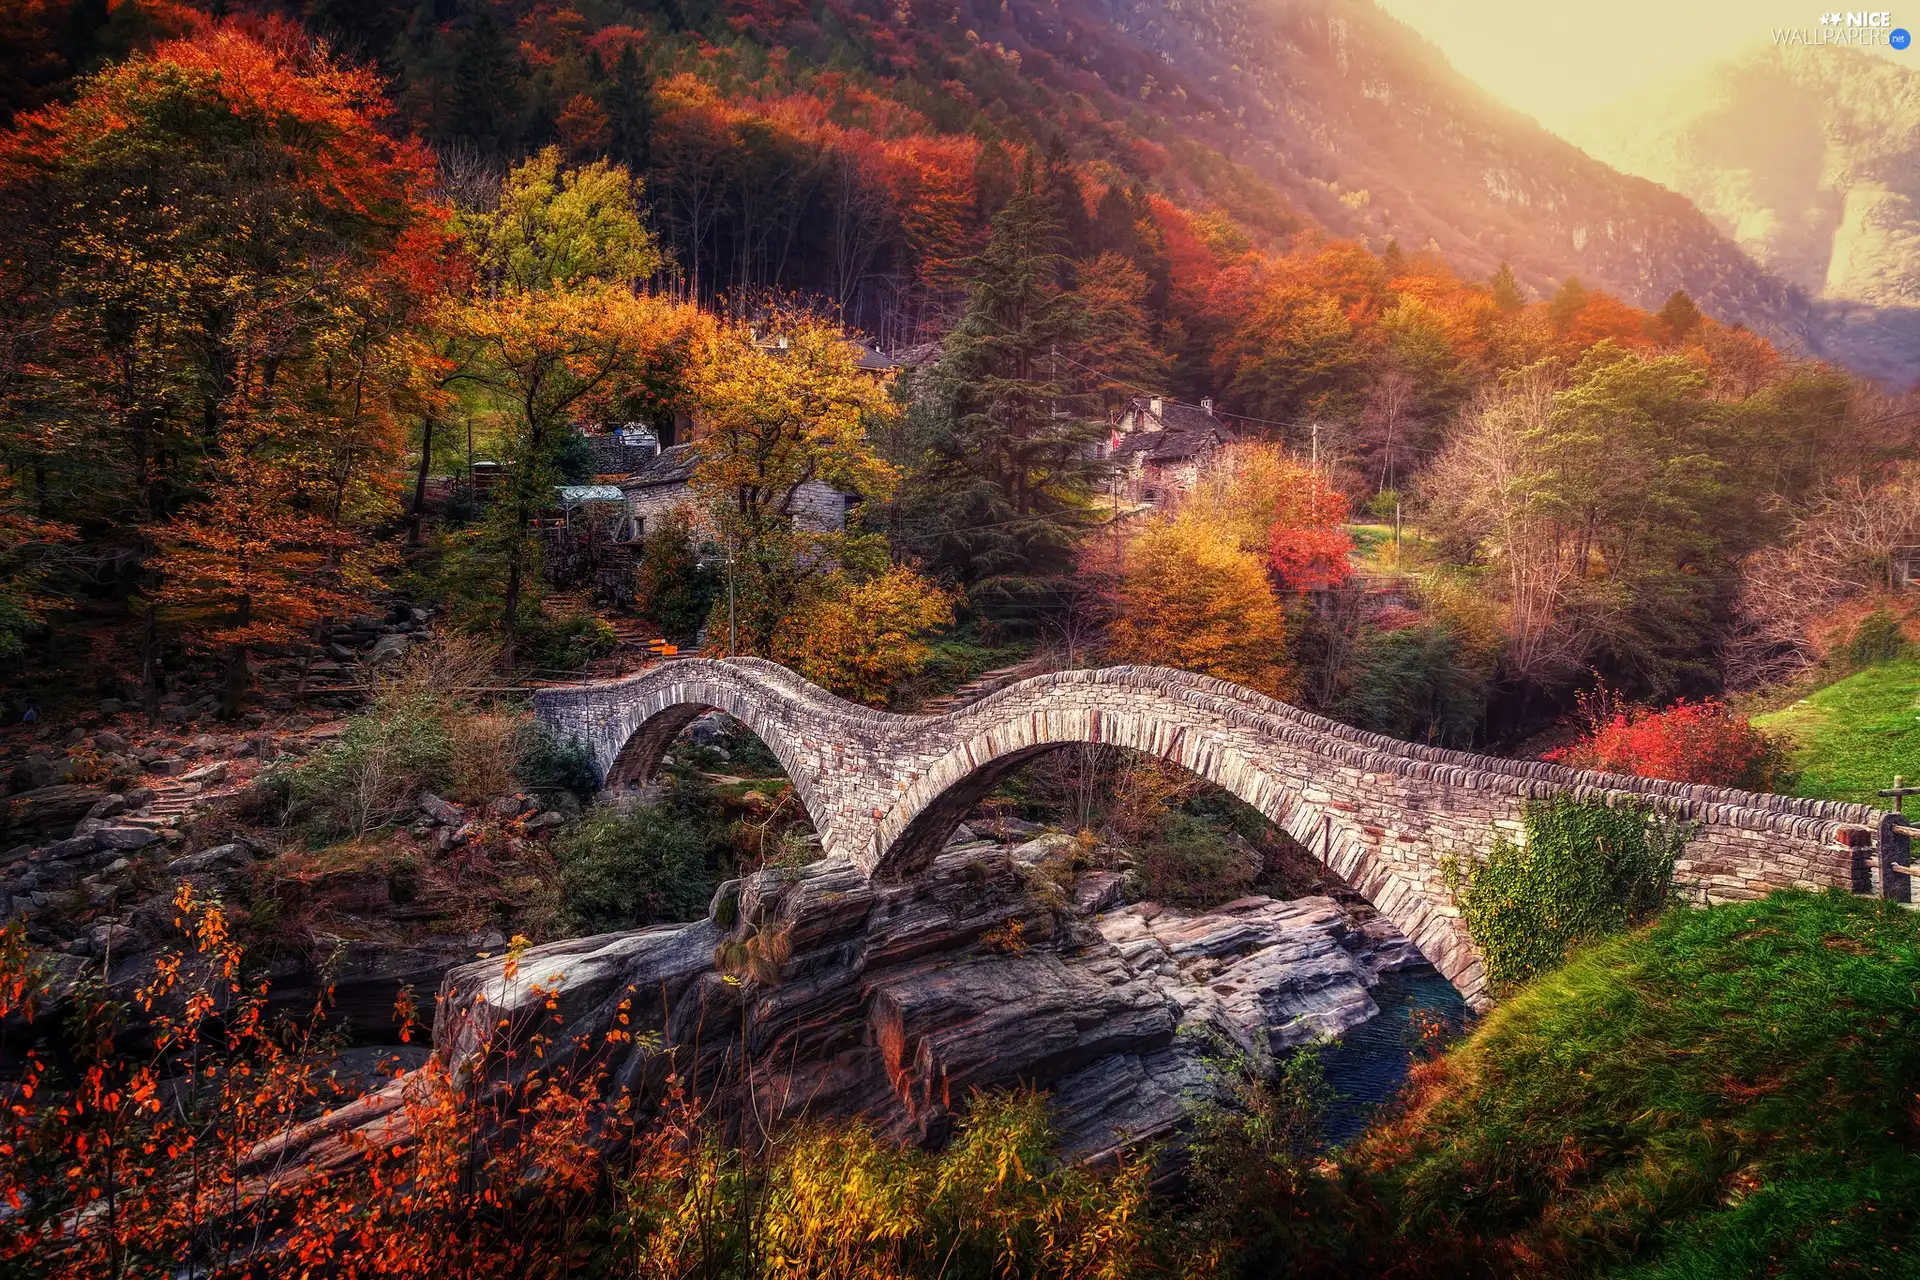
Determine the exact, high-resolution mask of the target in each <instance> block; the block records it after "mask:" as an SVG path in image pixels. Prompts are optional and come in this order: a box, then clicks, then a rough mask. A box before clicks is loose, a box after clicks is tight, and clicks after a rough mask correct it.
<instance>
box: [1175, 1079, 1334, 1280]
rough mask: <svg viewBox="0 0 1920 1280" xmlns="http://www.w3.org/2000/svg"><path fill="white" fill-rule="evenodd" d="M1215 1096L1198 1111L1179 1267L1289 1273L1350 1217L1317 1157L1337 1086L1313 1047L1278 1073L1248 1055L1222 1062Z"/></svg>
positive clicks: (1330, 1246)
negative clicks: (1338, 1210) (1338, 1209)
mask: <svg viewBox="0 0 1920 1280" xmlns="http://www.w3.org/2000/svg"><path fill="white" fill-rule="evenodd" d="M1219 1070H1220V1072H1221V1076H1222V1083H1223V1084H1224V1086H1225V1087H1224V1089H1223V1091H1222V1093H1223V1096H1222V1097H1221V1098H1220V1100H1218V1101H1213V1102H1208V1103H1206V1104H1204V1105H1202V1106H1200V1107H1199V1108H1197V1109H1196V1110H1195V1112H1194V1116H1193V1134H1192V1137H1191V1138H1190V1139H1189V1140H1188V1143H1187V1156H1188V1162H1187V1168H1186V1181H1187V1183H1188V1187H1189V1192H1190V1195H1189V1206H1188V1212H1187V1213H1185V1214H1183V1215H1181V1216H1180V1217H1179V1218H1178V1219H1176V1224H1177V1225H1176V1228H1175V1231H1174V1233H1173V1235H1174V1240H1175V1244H1176V1253H1177V1255H1178V1259H1179V1264H1180V1265H1179V1266H1178V1267H1177V1269H1176V1274H1179V1275H1208V1276H1213V1275H1233V1274H1239V1275H1247V1276H1269V1275H1293V1274H1298V1273H1299V1271H1300V1269H1301V1264H1302V1262H1303V1261H1305V1260H1306V1259H1308V1258H1314V1257H1324V1256H1325V1255H1326V1254H1328V1253H1329V1252H1333V1251H1335V1250H1337V1249H1338V1247H1339V1244H1340V1240H1339V1237H1340V1236H1341V1234H1342V1233H1343V1229H1344V1224H1343V1223H1341V1222H1340V1221H1339V1220H1338V1218H1337V1217H1336V1216H1335V1215H1334V1214H1333V1213H1331V1212H1329V1211H1328V1210H1329V1209H1330V1208H1332V1206H1333V1204H1334V1195H1333V1191H1334V1188H1333V1186H1332V1184H1329V1183H1328V1182H1326V1181H1325V1180H1324V1179H1322V1178H1321V1177H1320V1176H1319V1175H1318V1172H1317V1171H1316V1170H1315V1168H1314V1165H1315V1163H1316V1162H1317V1161H1318V1160H1319V1159H1320V1157H1321V1154H1322V1146H1323V1143H1324V1140H1325V1139H1324V1134H1325V1127H1326V1124H1325V1122H1326V1112H1327V1107H1328V1105H1329V1104H1330V1103H1331V1102H1332V1101H1333V1098H1334V1090H1333V1087H1332V1086H1331V1085H1330V1084H1329V1083H1328V1081H1327V1076H1326V1069H1325V1067H1324V1066H1323V1064H1322V1063H1321V1060H1320V1054H1319V1052H1318V1050H1317V1049H1316V1048H1315V1047H1314V1046H1311V1045H1309V1046H1303V1047H1301V1048H1298V1049H1295V1050H1294V1051H1293V1053H1291V1054H1290V1055H1288V1056H1287V1057H1286V1058H1285V1059H1283V1060H1282V1061H1281V1062H1280V1063H1278V1064H1277V1069H1276V1070H1273V1071H1272V1072H1270V1073H1269V1072H1265V1071H1262V1070H1260V1069H1259V1068H1258V1067H1257V1066H1255V1065H1254V1064H1253V1063H1251V1062H1249V1061H1247V1060H1246V1059H1245V1058H1243V1057H1235V1058H1233V1059H1231V1060H1229V1061H1228V1062H1226V1063H1224V1064H1223V1065H1222V1066H1221V1067H1220V1068H1219Z"/></svg>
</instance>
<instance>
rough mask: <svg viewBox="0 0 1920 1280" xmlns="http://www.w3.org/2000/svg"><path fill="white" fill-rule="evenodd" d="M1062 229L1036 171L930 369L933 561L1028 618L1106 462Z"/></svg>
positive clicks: (986, 603)
mask: <svg viewBox="0 0 1920 1280" xmlns="http://www.w3.org/2000/svg"><path fill="white" fill-rule="evenodd" d="M1061 243H1062V241H1061V233H1060V227H1059V224H1058V223H1057V222H1056V221H1054V219H1053V217H1052V216H1051V210H1050V209H1049V207H1048V203H1047V201H1046V200H1045V198H1044V197H1043V195H1042V194H1041V193H1040V191H1039V190H1038V189H1037V183H1036V181H1035V178H1034V175H1033V172H1032V170H1031V168H1029V170H1028V171H1027V173H1026V174H1025V175H1023V177H1022V180H1021V183H1020V186H1019V188H1018V190H1017V191H1016V192H1015V194H1014V196H1013V198H1012V199H1011V200H1009V201H1008V202H1007V205H1006V207H1005V208H1003V209H1002V210H1001V211H1000V213H999V215H998V216H997V217H995V218H994V220H993V228H992V238H991V240H990V241H989V242H988V245H987V248H986V249H985V251H984V252H982V253H981V254H980V255H979V257H978V258H976V259H975V260H974V262H973V263H972V291H971V296H970V298H969V300H968V304H967V310H966V313H965V315H964V317H963V318H962V319H961V322H960V325H959V327H958V328H957V329H955V331H954V333H953V334H952V336H951V337H950V338H949V339H948V341H947V346H946V351H945V353H944V354H943V355H942V357H941V359H940V362H939V364H938V365H937V366H936V368H935V369H934V370H933V372H932V385H931V387H930V390H931V392H932V394H931V395H930V396H928V397H927V402H926V407H925V408H923V410H922V413H923V417H924V418H928V419H931V420H930V421H924V422H923V424H922V426H921V431H922V434H923V439H924V441H925V448H926V453H927V454H928V459H927V462H928V466H927V470H926V472H925V474H924V475H923V476H922V482H921V486H920V488H921V494H920V501H919V503H918V504H917V506H918V509H917V510H915V511H914V512H913V513H912V514H913V515H914V517H916V519H915V522H916V523H924V525H925V526H926V527H927V528H928V529H929V533H928V535H927V538H926V541H925V542H924V543H923V544H922V545H923V546H924V547H925V548H926V549H927V551H928V552H929V558H930V561H931V563H932V564H933V565H934V566H935V567H936V568H938V569H941V570H943V571H944V572H946V573H948V574H949V575H951V576H952V577H954V578H956V579H958V580H959V581H960V582H961V583H962V584H964V585H965V586H966V587H967V589H968V593H969V598H970V599H971V601H972V603H973V604H974V606H975V607H977V608H979V609H981V610H982V611H983V612H985V613H986V614H988V615H989V616H991V617H995V618H998V619H1001V620H1004V621H1008V622H1012V623H1016V624H1030V623H1032V622H1033V621H1034V620H1035V617H1036V612H1037V610H1039V609H1040V608H1042V607H1043V606H1044V605H1046V604H1047V603H1049V602H1050V601H1051V600H1052V599H1054V598H1057V596H1058V595H1059V594H1060V593H1061V592H1062V590H1063V589H1064V587H1065V585H1066V579H1067V577H1068V575H1069V574H1070V573H1071V571H1072V568H1073V551H1074V542H1075V537H1076V535H1077V534H1078V532H1079V531H1080V530H1081V529H1083V528H1084V527H1086V525H1087V524H1088V523H1089V519H1090V517H1089V513H1088V505H1089V502H1090V499H1091V496H1092V494H1093V493H1094V492H1095V491H1097V489H1098V487H1099V485H1100V484H1101V483H1102V482H1103V480H1104V476H1105V464H1104V463H1102V462H1100V461H1098V460H1096V459H1094V458H1093V457H1092V456H1091V453H1090V450H1089V448H1088V446H1089V445H1091V444H1092V443H1093V442H1094V441H1095V440H1096V439H1097V438H1098V436H1099V435H1100V432H1101V430H1102V428H1101V427H1099V426H1098V425H1097V424H1093V423H1090V422H1087V421H1085V420H1083V419H1082V418H1080V417H1079V416H1078V415H1077V413H1076V410H1078V409H1079V408H1080V406H1079V405H1078V404H1077V403H1076V401H1075V399H1074V397H1073V396H1072V395H1071V394H1070V381H1069V374H1070V373H1071V372H1072V368H1073V366H1072V363H1071V361H1070V360H1069V359H1068V358H1067V352H1068V351H1069V350H1070V349H1071V344H1072V343H1073V342H1074V341H1075V339H1076V337H1077V336H1078V334H1079V330H1080V327H1081V318H1080V315H1079V308H1078V306H1077V305H1076V302H1075V299H1074V298H1073V297H1072V296H1071V295H1068V294H1066V293H1064V292H1062V290H1061V288H1060V285H1059V272H1060V260H1061V259H1060V249H1061Z"/></svg>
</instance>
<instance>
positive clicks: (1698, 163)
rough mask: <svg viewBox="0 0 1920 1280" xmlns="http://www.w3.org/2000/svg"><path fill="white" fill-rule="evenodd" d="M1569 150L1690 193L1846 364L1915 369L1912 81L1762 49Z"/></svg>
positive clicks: (1872, 64) (1917, 135) (1636, 103)
mask: <svg viewBox="0 0 1920 1280" xmlns="http://www.w3.org/2000/svg"><path fill="white" fill-rule="evenodd" d="M1574 138H1575V141H1577V142H1579V143H1580V144H1581V145H1582V146H1584V147H1585V148H1586V149H1587V150H1588V151H1589V152H1591V153H1592V154H1593V155H1595V156H1598V157H1599V158H1601V159H1603V160H1605V161H1607V162H1608V163H1609V164H1612V165H1615V166H1617V167H1618V168H1621V169H1623V170H1626V171H1627V172H1630V173H1636V174H1639V175H1641V176H1643V177H1646V178H1650V179H1652V180H1654V181H1655V182H1658V183H1660V184H1662V185H1663V186H1666V187H1670V188H1672V189H1673V190H1674V191H1677V192H1680V193H1681V194H1683V195H1685V196H1687V197H1688V198H1689V199H1691V200H1692V201H1693V202H1694V203H1695V204H1697V205H1698V206H1699V207H1700V208H1701V209H1702V210H1703V211H1704V212H1705V213H1706V214H1707V216H1708V217H1709V218H1711V219H1712V220H1713V222H1714V223H1715V225H1717V226H1718V227H1719V228H1720V229H1721V230H1723V231H1724V232H1726V234H1728V235H1729V236H1731V237H1733V238H1734V240H1735V241H1737V242H1738V243H1739V244H1740V245H1741V247H1742V248H1744V249H1745V250H1746V251H1747V252H1748V253H1750V254H1751V255H1752V256H1753V257H1754V258H1755V259H1756V260H1757V261H1759V262H1760V263H1761V264H1762V265H1764V266H1766V267H1767V268H1768V269H1770V270H1771V271H1772V272H1773V273H1774V274H1776V275H1778V276H1780V277H1781V278H1782V279H1784V280H1787V281H1789V282H1791V283H1793V284H1795V285H1797V286H1799V287H1800V288H1802V289H1804V290H1805V291H1806V292H1807V294H1808V295H1809V296H1811V297H1813V298H1815V299H1817V300H1818V302H1819V303H1820V304H1821V310H1822V312H1823V313H1824V316H1825V317H1826V319H1827V323H1828V325H1829V326H1830V327H1831V328H1832V329H1833V331H1834V336H1833V337H1832V338H1830V339H1829V345H1830V346H1832V347H1835V348H1837V349H1838V350H1840V351H1843V352H1845V353H1846V355H1847V356H1848V357H1849V358H1850V359H1851V360H1852V361H1853V362H1854V363H1856V364H1860V365H1862V366H1863V367H1872V368H1874V369H1875V371H1878V372H1882V373H1883V374H1885V375H1898V374H1904V377H1905V378H1907V379H1911V378H1913V377H1914V376H1915V374H1916V372H1920V371H1917V370H1915V369H1914V367H1913V365H1914V362H1915V359H1916V354H1917V353H1920V310H1917V309H1920V72H1915V71H1913V70H1910V69H1908V68H1906V67H1903V66H1899V65H1896V64H1894V63H1892V62H1889V61H1887V60H1886V59H1884V58H1878V57H1874V56H1872V55H1870V54H1867V53H1865V52H1863V51H1859V50H1852V49H1839V48H1833V49H1827V48H1807V47H1794V48H1782V49H1774V48H1765V49H1760V50H1757V51H1756V52H1754V53H1753V54H1751V55H1749V56H1747V57H1744V58H1740V59H1737V60H1735V61H1732V62H1729V63H1725V64H1723V65H1721V66H1719V67H1717V68H1715V69H1714V70H1713V71H1711V72H1710V73H1708V74H1707V75H1706V76H1704V77H1702V78H1700V79H1699V80H1696V81H1693V82H1690V83H1687V84H1685V85H1681V86H1678V87H1676V88H1674V89H1672V90H1670V91H1668V92H1666V93H1664V94H1659V95H1653V96H1650V97H1644V98H1641V99H1637V100H1632V101H1628V102H1623V103H1621V104H1619V106H1618V107H1617V108H1616V109H1613V110H1609V111H1607V112H1605V113H1603V114H1602V115H1599V116H1596V117H1593V118H1591V119H1590V120H1588V121H1586V122H1583V124H1582V125H1581V126H1579V127H1578V128H1577V129H1576V130H1575V133H1574Z"/></svg>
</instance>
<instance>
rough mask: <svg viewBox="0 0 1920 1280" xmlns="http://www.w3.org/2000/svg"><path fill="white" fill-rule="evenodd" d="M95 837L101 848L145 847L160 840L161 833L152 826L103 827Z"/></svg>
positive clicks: (95, 841)
mask: <svg viewBox="0 0 1920 1280" xmlns="http://www.w3.org/2000/svg"><path fill="white" fill-rule="evenodd" d="M93 839H94V844H95V847H97V848H101V849H144V848H146V847H147V846H148V845H150V844H153V843H154V842H155V841H157V840H159V839H160V833H159V832H158V831H155V830H154V829H153V828H151V827H102V828H101V829H100V830H98V831H96V832H94V833H93Z"/></svg>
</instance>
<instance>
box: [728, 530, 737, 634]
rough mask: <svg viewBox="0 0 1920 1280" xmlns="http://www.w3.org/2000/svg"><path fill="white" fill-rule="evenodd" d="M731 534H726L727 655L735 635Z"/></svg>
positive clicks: (732, 545)
mask: <svg viewBox="0 0 1920 1280" xmlns="http://www.w3.org/2000/svg"><path fill="white" fill-rule="evenodd" d="M733 555H734V544H733V535H732V534H728V535H727V656H728V657H729V658H731V657H733V656H734V646H735V643H736V637H735V632H734V626H733Z"/></svg>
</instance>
